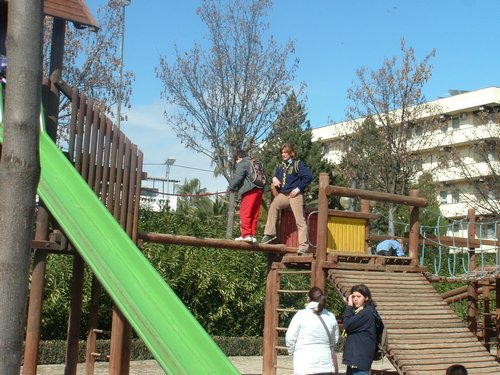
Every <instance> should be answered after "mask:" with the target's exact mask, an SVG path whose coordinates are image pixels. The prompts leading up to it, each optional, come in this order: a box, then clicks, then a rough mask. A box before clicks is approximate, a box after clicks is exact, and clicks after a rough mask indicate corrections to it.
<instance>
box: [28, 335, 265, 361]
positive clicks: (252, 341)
mask: <svg viewBox="0 0 500 375" xmlns="http://www.w3.org/2000/svg"><path fill="white" fill-rule="evenodd" d="M213 339H214V341H215V342H216V343H217V345H219V347H220V348H221V349H222V351H223V352H224V353H225V354H226V355H227V356H234V357H236V356H255V355H262V337H221V336H218V337H213ZM109 343H110V341H109V340H97V341H96V350H95V351H96V353H99V354H101V355H102V357H100V358H97V359H96V360H97V361H106V360H107V359H106V357H107V356H108V355H109ZM85 351H86V342H85V341H83V340H81V341H80V345H79V352H78V362H80V363H83V362H85ZM130 352H131V354H130V359H131V360H132V361H143V360H148V359H154V357H153V356H152V354H151V353H150V351H149V349H148V348H147V347H146V345H145V344H144V342H143V341H142V340H141V339H132V345H131V351H130ZM65 353H66V341H64V340H50V341H41V342H40V347H39V356H38V364H39V365H51V364H62V363H64V358H65Z"/></svg>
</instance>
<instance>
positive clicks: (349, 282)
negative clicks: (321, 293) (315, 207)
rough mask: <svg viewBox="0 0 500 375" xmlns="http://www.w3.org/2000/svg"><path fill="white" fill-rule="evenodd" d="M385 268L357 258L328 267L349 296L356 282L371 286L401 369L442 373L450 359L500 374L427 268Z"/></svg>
mask: <svg viewBox="0 0 500 375" xmlns="http://www.w3.org/2000/svg"><path fill="white" fill-rule="evenodd" d="M338 259H342V258H338ZM368 266H370V267H368ZM384 268H385V270H387V265H386V266H384ZM380 271H381V269H379V268H378V265H377V264H374V265H372V264H370V265H367V264H354V267H351V268H350V269H345V270H344V269H341V268H339V267H337V268H336V269H331V270H329V272H328V280H329V281H331V282H332V284H333V285H334V287H335V288H336V289H337V291H338V292H340V293H341V294H342V295H343V296H344V297H346V296H347V295H348V294H349V293H350V290H351V287H352V286H353V285H355V284H365V285H367V286H368V287H369V288H370V291H371V292H372V298H373V300H374V301H375V302H376V303H377V310H378V311H379V313H380V315H381V317H382V319H383V320H384V324H385V325H386V327H387V332H388V356H387V357H388V358H389V360H390V361H391V363H392V364H393V365H394V366H395V368H397V369H398V371H399V373H401V374H402V373H404V374H407V375H433V374H443V373H444V372H445V371H446V368H447V367H448V366H449V365H451V364H453V363H465V364H466V365H467V368H468V369H469V373H471V374H483V373H484V374H494V373H495V374H500V366H499V365H498V363H497V362H496V361H494V360H493V357H492V356H491V355H490V354H489V353H488V352H487V351H486V350H485V349H484V347H483V346H482V345H481V343H480V342H479V341H478V340H477V338H476V337H475V336H474V335H473V334H472V333H471V332H470V331H469V330H468V329H467V328H466V326H465V323H464V322H462V320H461V319H460V318H458V317H457V316H456V315H455V313H454V312H453V311H452V310H451V309H450V307H449V306H448V304H447V303H446V302H444V301H443V299H442V298H441V296H440V294H439V293H438V292H437V291H436V290H435V289H434V288H433V287H432V285H431V283H430V282H429V280H428V279H427V278H426V277H425V276H424V275H423V274H421V273H415V272H407V273H404V272H380Z"/></svg>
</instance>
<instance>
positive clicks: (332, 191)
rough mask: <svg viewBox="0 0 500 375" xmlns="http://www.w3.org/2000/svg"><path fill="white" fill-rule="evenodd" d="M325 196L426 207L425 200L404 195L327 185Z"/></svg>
mask: <svg viewBox="0 0 500 375" xmlns="http://www.w3.org/2000/svg"><path fill="white" fill-rule="evenodd" d="M325 191H326V195H335V196H340V197H351V198H359V199H368V200H373V201H378V202H391V203H396V204H404V205H407V206H414V207H427V205H428V202H427V199H424V198H416V197H408V196H406V195H397V194H390V193H382V192H379V191H370V190H361V189H351V188H346V187H342V186H335V185H328V186H327V187H326V189H325Z"/></svg>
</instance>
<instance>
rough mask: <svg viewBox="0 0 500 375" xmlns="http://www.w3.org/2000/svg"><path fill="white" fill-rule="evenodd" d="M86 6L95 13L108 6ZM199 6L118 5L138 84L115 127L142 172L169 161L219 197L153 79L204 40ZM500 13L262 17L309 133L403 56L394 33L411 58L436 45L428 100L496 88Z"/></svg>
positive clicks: (351, 2)
mask: <svg viewBox="0 0 500 375" xmlns="http://www.w3.org/2000/svg"><path fill="white" fill-rule="evenodd" d="M86 3H87V5H88V6H89V9H90V10H91V12H92V13H93V14H94V15H95V14H96V12H95V11H96V9H97V8H98V7H99V6H103V5H105V3H106V0H86ZM200 4H201V0H178V1H168V0H146V1H140V0H132V1H131V4H130V5H129V6H127V7H126V21H125V22H126V27H125V36H124V69H125V70H128V71H132V72H134V74H135V75H136V80H135V81H134V82H133V85H132V89H133V94H132V97H131V105H132V108H131V110H130V111H129V112H126V114H127V116H128V121H122V122H121V127H122V129H123V131H124V132H125V134H127V136H128V137H129V138H130V139H131V140H132V142H134V143H136V144H137V145H138V147H139V148H140V149H141V150H142V151H143V153H144V163H145V165H144V170H145V171H146V172H148V175H149V176H152V177H162V178H165V177H166V174H167V173H166V172H167V171H166V167H165V165H164V164H163V163H164V162H165V160H166V159H167V158H175V159H176V161H175V163H174V164H173V165H172V167H171V168H170V172H169V176H168V177H169V178H170V179H175V180H180V181H184V179H186V178H187V179H192V178H199V179H200V181H201V186H202V187H204V188H206V189H207V191H208V192H216V191H225V190H226V187H227V182H226V181H225V179H224V178H221V177H219V178H214V176H213V173H211V172H210V171H211V170H213V166H211V165H210V160H208V158H207V157H205V156H203V155H202V154H196V153H194V152H193V151H192V150H189V149H186V148H185V147H184V146H183V145H182V144H181V143H180V142H179V140H178V139H177V137H176V135H175V133H174V132H173V131H172V130H171V129H170V128H169V127H168V125H167V123H166V121H165V118H164V117H163V112H164V110H165V108H166V103H165V102H164V101H162V100H161V98H160V93H161V91H162V83H161V82H160V81H159V80H158V79H157V78H156V75H155V68H156V67H157V66H158V65H159V61H160V56H165V57H166V58H167V59H168V61H170V62H171V61H173V58H174V56H175V55H174V45H177V46H178V48H179V49H180V50H181V51H188V50H190V49H191V48H192V47H193V45H194V42H195V41H196V42H199V43H202V44H203V42H204V40H206V37H207V29H206V27H205V25H204V24H203V22H202V21H201V20H200V18H199V17H198V16H197V14H196V9H197V8H198V6H199V5H200ZM499 14H500V1H498V0H310V1H305V0H274V4H273V7H272V9H271V10H270V11H269V14H268V17H267V21H269V23H270V33H271V34H272V35H273V36H274V37H275V38H276V39H277V40H278V41H279V42H280V43H282V44H285V43H286V42H287V41H288V40H292V41H294V42H295V47H296V51H295V56H296V57H298V58H299V59H300V64H299V69H298V71H297V74H296V81H295V82H294V84H295V85H297V86H299V84H300V83H301V82H303V83H305V84H306V85H307V87H306V90H305V95H306V102H305V103H306V104H305V105H306V110H307V113H308V115H307V119H308V120H309V121H310V123H311V126H312V127H313V128H317V127H320V126H324V125H326V124H328V123H332V122H340V121H343V120H344V119H345V108H346V107H347V105H348V101H347V99H346V93H347V90H348V89H349V88H351V87H353V85H354V84H355V82H356V75H355V74H356V70H357V69H359V68H361V67H366V68H367V69H368V70H369V71H370V70H377V69H378V68H380V67H381V66H382V64H383V62H384V59H386V58H391V57H393V56H401V55H400V40H401V38H402V37H404V38H405V40H406V45H407V47H413V48H414V50H415V54H416V56H417V60H418V61H420V60H421V59H422V58H423V57H424V56H425V55H427V54H428V53H429V52H430V51H432V49H434V48H435V49H436V56H435V57H434V58H432V59H431V61H430V64H431V65H432V66H433V73H432V77H431V78H430V80H429V82H428V83H427V84H426V85H425V87H424V90H423V91H424V95H425V97H426V99H427V100H434V99H437V98H439V97H444V96H448V95H449V92H448V90H450V89H454V90H478V89H481V88H485V87H490V86H500V47H499V46H498V41H499V40H500V27H498V15H499ZM144 185H146V184H144ZM156 187H158V184H156ZM164 188H165V189H166V187H164ZM161 189H162V187H160V190H161ZM169 189H170V192H172V187H171V186H170V187H169Z"/></svg>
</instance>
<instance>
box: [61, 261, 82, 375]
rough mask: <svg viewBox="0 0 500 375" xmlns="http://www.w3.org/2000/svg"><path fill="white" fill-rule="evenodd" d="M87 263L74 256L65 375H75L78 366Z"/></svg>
mask: <svg viewBox="0 0 500 375" xmlns="http://www.w3.org/2000/svg"><path fill="white" fill-rule="evenodd" d="M84 267H85V263H84V262H83V259H82V257H81V256H80V255H79V254H77V253H75V255H74V256H73V279H72V280H71V302H70V313H69V314H70V316H69V324H68V343H67V345H68V347H67V352H66V366H65V367H64V375H75V374H76V366H77V364H78V346H79V339H80V321H81V320H82V296H83V270H84Z"/></svg>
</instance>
